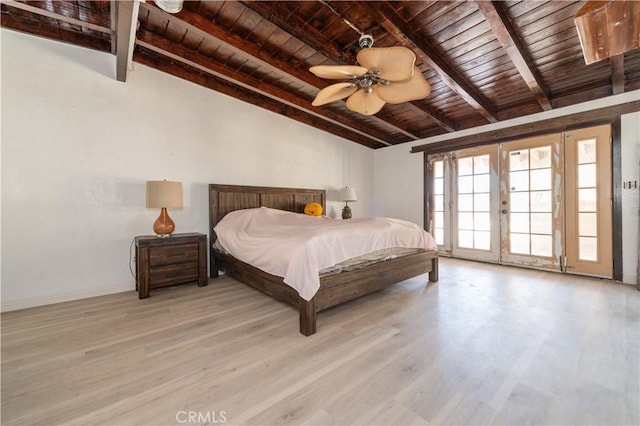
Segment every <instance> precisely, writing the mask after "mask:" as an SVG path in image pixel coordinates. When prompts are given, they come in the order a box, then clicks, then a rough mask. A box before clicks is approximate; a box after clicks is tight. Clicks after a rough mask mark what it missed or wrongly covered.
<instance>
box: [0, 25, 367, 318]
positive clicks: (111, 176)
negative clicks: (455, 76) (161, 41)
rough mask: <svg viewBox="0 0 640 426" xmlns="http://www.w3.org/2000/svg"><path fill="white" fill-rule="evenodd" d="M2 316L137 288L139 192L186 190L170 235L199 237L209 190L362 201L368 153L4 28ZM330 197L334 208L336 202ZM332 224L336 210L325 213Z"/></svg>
mask: <svg viewBox="0 0 640 426" xmlns="http://www.w3.org/2000/svg"><path fill="white" fill-rule="evenodd" d="M0 34H1V47H2V53H1V54H2V129H1V132H2V133H1V135H2V146H1V148H2V162H1V163H2V166H1V167H2V177H1V179H2V180H1V182H2V212H1V220H2V227H1V229H2V233H1V239H2V248H1V254H2V260H1V266H2V268H1V274H2V275H1V279H2V281H1V286H2V308H3V310H8V309H15V308H20V307H26V306H34V305H38V304H44V303H51V302H56V301H62V300H69V299H73V298H79V297H84V296H90V295H97V294H105V293H111V292H116V291H125V290H132V289H134V279H133V278H132V276H131V274H130V272H129V266H128V265H129V247H130V244H131V241H132V238H133V237H134V236H136V235H145V234H150V233H152V229H151V228H152V224H153V221H154V220H155V218H156V217H157V215H158V212H157V211H154V210H150V209H146V208H145V206H144V200H145V181H147V180H157V179H168V180H178V181H182V182H183V191H184V208H183V209H182V210H176V211H171V212H170V213H171V216H172V218H173V219H174V221H175V222H176V232H194V231H195V232H202V233H208V210H207V209H208V207H207V206H208V204H207V202H208V193H207V184H209V183H227V184H246V185H265V186H289V187H301V188H325V189H327V190H328V198H329V200H331V198H332V196H334V197H335V192H336V191H335V190H337V189H338V188H340V187H342V186H344V185H349V186H352V187H355V188H356V189H357V191H358V202H355V203H352V209H353V212H354V216H364V215H370V214H372V211H373V191H374V186H373V182H372V175H373V151H372V150H370V149H368V148H365V147H361V146H359V145H356V144H354V143H352V142H348V141H346V140H344V139H341V138H338V137H336V136H333V135H331V134H329V133H325V132H322V131H319V130H315V129H313V128H311V127H309V126H306V125H303V124H301V123H298V122H296V121H293V120H290V119H287V118H285V117H283V116H280V115H277V114H274V113H271V112H269V111H266V110H263V109H260V108H257V107H254V106H252V105H249V104H246V103H243V102H240V101H237V100H235V99H232V98H230V97H227V96H224V95H221V94H219V93H217V92H214V91H211V90H209V89H205V88H202V87H199V86H197V85H194V84H191V83H189V82H186V81H183V80H180V79H177V78H175V77H172V76H170V75H167V74H164V73H161V72H158V71H155V70H153V69H150V68H147V67H145V66H142V65H139V64H134V68H135V69H134V70H133V71H132V72H130V74H129V79H128V81H127V83H121V82H118V81H116V80H115V78H114V75H115V57H114V56H113V55H109V54H105V53H100V52H95V51H91V50H87V49H82V48H78V47H74V46H70V45H66V44H61V43H57V42H52V41H48V40H45V39H41V38H37V37H32V36H27V35H23V34H20V33H16V32H12V31H7V30H4V29H3V30H1V31H0ZM334 199H335V198H334ZM327 204H328V205H327V213H328V214H329V215H333V216H334V217H335V216H340V211H341V208H342V203H340V202H332V201H330V202H328V203H327Z"/></svg>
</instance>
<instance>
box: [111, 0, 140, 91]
mask: <svg viewBox="0 0 640 426" xmlns="http://www.w3.org/2000/svg"><path fill="white" fill-rule="evenodd" d="M116 3H117V9H116V80H118V81H122V82H125V81H127V73H128V71H129V69H130V68H131V61H132V60H133V49H134V47H135V40H136V35H135V34H136V27H137V24H138V10H139V6H140V1H139V0H120V1H118V2H116Z"/></svg>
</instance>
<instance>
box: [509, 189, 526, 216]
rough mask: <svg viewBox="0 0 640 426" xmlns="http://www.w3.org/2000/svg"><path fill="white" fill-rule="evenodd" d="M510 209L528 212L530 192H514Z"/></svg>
mask: <svg viewBox="0 0 640 426" xmlns="http://www.w3.org/2000/svg"><path fill="white" fill-rule="evenodd" d="M510 210H511V211H512V212H528V211H529V193H528V192H512V193H511V208H510Z"/></svg>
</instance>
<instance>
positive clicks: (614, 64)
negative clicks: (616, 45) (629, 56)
mask: <svg viewBox="0 0 640 426" xmlns="http://www.w3.org/2000/svg"><path fill="white" fill-rule="evenodd" d="M610 63H611V92H612V94H613V95H618V94H620V93H624V86H625V82H624V54H620V55H616V56H613V57H612V58H611V59H610Z"/></svg>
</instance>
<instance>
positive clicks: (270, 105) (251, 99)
mask: <svg viewBox="0 0 640 426" xmlns="http://www.w3.org/2000/svg"><path fill="white" fill-rule="evenodd" d="M134 59H135V61H136V62H138V63H141V64H144V65H147V66H149V67H151V68H154V69H157V70H159V71H163V72H166V73H168V74H171V75H173V76H177V77H179V78H183V79H185V80H188V81H191V82H192V83H195V84H198V85H200V86H204V87H207V88H209V89H212V90H215V91H217V92H220V93H223V94H225V95H227V96H230V97H232V98H235V99H239V100H241V101H243V102H247V103H250V104H252V105H256V106H259V107H260V108H263V109H266V110H268V111H272V112H274V113H276V114H280V115H286V116H287V117H289V118H291V119H292V120H296V121H299V122H301V123H304V124H307V125H309V126H312V127H315V128H320V129H322V130H324V131H326V132H328V133H331V134H334V135H336V136H339V137H342V138H345V139H348V140H351V141H353V142H356V143H358V144H361V145H364V146H367V147H369V148H381V147H383V145H381V144H378V143H376V142H374V141H372V140H371V139H370V138H369V137H364V136H362V135H360V134H359V133H354V132H351V131H349V130H348V129H346V128H344V127H340V126H336V125H333V124H332V123H329V122H327V121H325V120H320V119H318V118H316V117H314V116H310V115H308V114H305V113H304V112H302V111H299V110H296V109H293V108H290V107H288V106H286V105H285V104H283V103H281V102H276V101H274V100H273V99H271V98H266V97H264V96H261V95H259V94H258V93H256V92H253V91H249V90H246V89H244V88H243V87H241V86H238V85H237V84H234V83H230V82H228V81H226V80H222V79H220V78H216V77H215V76H214V75H212V74H211V73H209V72H206V71H205V72H202V71H203V70H200V69H199V68H198V69H193V68H192V67H191V66H190V65H188V64H185V63H184V62H178V61H176V60H173V59H171V58H170V57H169V56H164V55H157V54H156V52H155V51H153V52H152V51H148V50H146V48H145V47H144V46H142V45H139V46H138V48H137V49H136V53H135V56H134Z"/></svg>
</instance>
